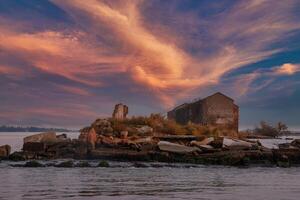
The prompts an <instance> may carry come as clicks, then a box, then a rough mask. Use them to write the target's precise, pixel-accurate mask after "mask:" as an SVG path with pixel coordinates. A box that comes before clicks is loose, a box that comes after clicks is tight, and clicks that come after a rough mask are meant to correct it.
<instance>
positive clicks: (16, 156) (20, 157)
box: [8, 152, 26, 161]
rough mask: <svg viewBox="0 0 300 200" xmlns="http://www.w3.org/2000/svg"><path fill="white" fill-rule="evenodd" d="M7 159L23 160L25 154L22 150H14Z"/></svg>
mask: <svg viewBox="0 0 300 200" xmlns="http://www.w3.org/2000/svg"><path fill="white" fill-rule="evenodd" d="M8 159H9V160H11V161H24V160H26V156H25V155H24V153H23V152H14V153H12V154H10V155H9V157H8Z"/></svg>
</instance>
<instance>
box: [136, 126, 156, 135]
mask: <svg viewBox="0 0 300 200" xmlns="http://www.w3.org/2000/svg"><path fill="white" fill-rule="evenodd" d="M137 131H138V133H140V134H147V133H152V132H153V128H151V127H150V126H142V127H140V128H137Z"/></svg>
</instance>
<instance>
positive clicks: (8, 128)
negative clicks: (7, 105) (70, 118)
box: [0, 125, 77, 132]
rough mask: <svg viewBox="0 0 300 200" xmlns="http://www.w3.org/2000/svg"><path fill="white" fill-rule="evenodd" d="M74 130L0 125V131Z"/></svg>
mask: <svg viewBox="0 0 300 200" xmlns="http://www.w3.org/2000/svg"><path fill="white" fill-rule="evenodd" d="M49 131H53V132H74V131H77V130H69V129H65V128H42V127H34V126H30V127H19V126H5V125H4V126H0V132H49Z"/></svg>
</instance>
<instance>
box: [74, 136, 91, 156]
mask: <svg viewBox="0 0 300 200" xmlns="http://www.w3.org/2000/svg"><path fill="white" fill-rule="evenodd" d="M72 144H73V148H74V157H75V158H81V159H82V158H85V157H86V156H87V154H88V152H89V149H88V145H87V143H86V142H82V141H79V140H72Z"/></svg>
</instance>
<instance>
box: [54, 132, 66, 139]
mask: <svg viewBox="0 0 300 200" xmlns="http://www.w3.org/2000/svg"><path fill="white" fill-rule="evenodd" d="M56 138H57V139H67V138H68V137H67V134H65V133H63V134H61V135H57V136H56Z"/></svg>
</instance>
